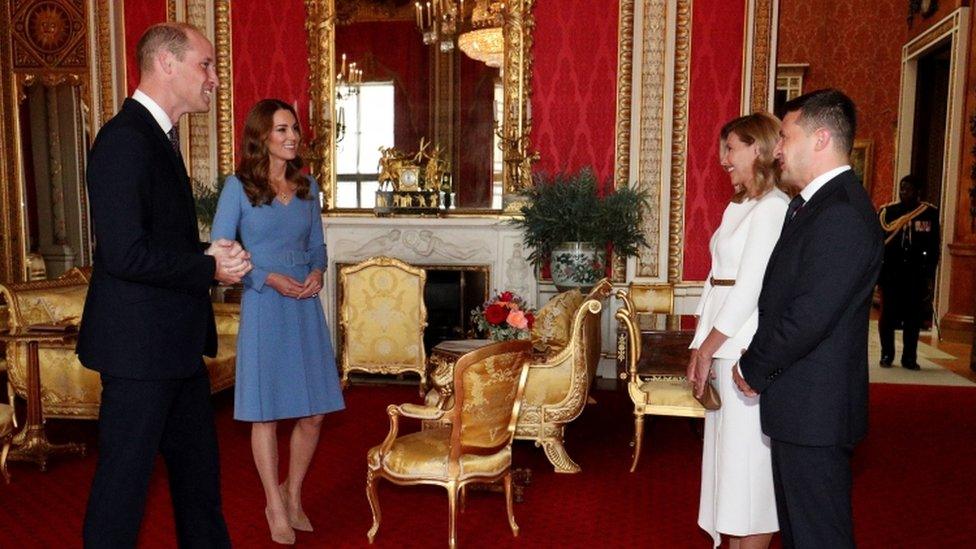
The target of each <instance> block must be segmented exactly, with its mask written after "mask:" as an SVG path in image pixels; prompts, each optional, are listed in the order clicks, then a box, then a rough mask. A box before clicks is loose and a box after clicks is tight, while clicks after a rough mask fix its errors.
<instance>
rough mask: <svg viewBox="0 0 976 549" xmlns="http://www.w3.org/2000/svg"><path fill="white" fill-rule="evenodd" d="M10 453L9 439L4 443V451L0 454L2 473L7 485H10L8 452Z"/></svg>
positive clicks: (0, 471)
mask: <svg viewBox="0 0 976 549" xmlns="http://www.w3.org/2000/svg"><path fill="white" fill-rule="evenodd" d="M9 451H10V440H9V439H8V440H7V441H6V442H4V443H3V451H2V452H0V473H2V474H3V480H4V482H6V483H7V484H10V471H8V470H7V452H9Z"/></svg>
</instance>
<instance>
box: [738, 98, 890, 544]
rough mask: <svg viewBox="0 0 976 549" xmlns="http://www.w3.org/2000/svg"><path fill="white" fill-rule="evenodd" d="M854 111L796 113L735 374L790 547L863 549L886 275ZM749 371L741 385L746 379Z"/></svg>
mask: <svg viewBox="0 0 976 549" xmlns="http://www.w3.org/2000/svg"><path fill="white" fill-rule="evenodd" d="M855 126H856V118H855V109H854V103H853V102H851V100H850V98H848V97H847V96H846V95H844V94H843V93H841V92H839V91H837V90H818V91H815V92H811V93H809V94H806V95H803V96H800V97H798V98H796V99H794V100H792V101H790V102H789V103H787V104H786V116H785V117H784V118H783V125H782V128H781V130H780V140H779V143H778V144H777V147H776V157H777V158H778V159H779V161H780V164H781V167H782V172H783V180H784V182H785V183H788V184H790V185H791V186H793V187H794V188H796V189H799V194H797V195H796V197H794V198H793V200H792V201H791V202H790V206H789V208H788V210H787V214H786V219H785V221H784V225H783V232H782V234H781V235H780V239H779V242H778V243H777V244H776V248H775V249H774V250H773V253H772V255H771V256H770V259H769V264H768V266H767V268H766V274H765V278H764V279H763V287H762V291H761V293H760V295H759V327H758V330H757V331H756V335H755V337H753V339H752V343H751V344H750V345H749V349H748V350H747V351H746V352H745V354H743V356H742V359H741V360H740V362H739V370H737V371H734V372H733V375H734V377H735V381H736V384H737V385H738V386H739V388H740V389H741V390H742V391H743V392H744V393H745V394H747V395H750V396H751V395H754V394H756V393H757V392H758V393H759V394H761V395H762V396H761V399H760V417H761V421H762V427H763V432H764V433H766V435H768V436H769V438H770V441H771V450H772V458H773V480H774V483H775V489H776V507H777V513H778V516H779V525H780V530H781V532H782V535H783V545H784V547H787V548H791V547H799V548H811V549H812V548H817V549H819V548H824V547H830V548H831V549H837V548H844V547H853V546H854V532H853V518H852V509H851V470H850V457H851V454H852V452H853V449H854V445H855V444H857V442H858V441H860V440H861V439H862V438H864V436H865V434H866V432H867V425H868V317H869V313H870V304H871V294H872V291H873V289H874V284H875V281H876V280H877V278H878V272H879V270H880V268H881V256H882V249H883V245H882V233H881V227H880V225H879V223H878V218H877V216H876V214H875V211H874V207H873V206H872V204H871V201H870V199H869V198H868V195H867V193H866V192H865V190H864V187H863V186H862V185H861V182H860V181H859V180H858V178H857V176H856V175H854V172H853V171H852V170H851V167H850V165H849V155H850V151H851V145H852V144H853V141H854V130H855ZM740 371H741V375H740Z"/></svg>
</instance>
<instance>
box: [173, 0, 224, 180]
mask: <svg viewBox="0 0 976 549" xmlns="http://www.w3.org/2000/svg"><path fill="white" fill-rule="evenodd" d="M184 7H185V9H184V10H183V16H184V17H185V19H186V22H187V23H189V24H190V25H193V26H194V27H196V28H198V29H201V30H203V32H204V34H207V35H211V36H213V35H212V34H211V32H210V30H211V25H210V24H209V23H210V21H211V15H212V14H211V13H210V12H209V10H210V7H211V3H210V2H208V1H206V0H186V4H185V6H184ZM214 26H215V25H214ZM214 34H215V33H214ZM214 49H215V51H216V46H215V47H214ZM215 55H217V66H220V65H221V64H222V63H223V64H229V62H226V61H225V59H226V58H221V57H220V55H219V54H217V53H215ZM227 61H229V60H227ZM224 86H226V87H227V88H231V87H232V86H230V85H229V83H228V84H225V85H224ZM224 86H221V87H224ZM217 103H218V105H219V103H220V99H219V92H218V99H217ZM217 109H219V107H218V108H215V109H211V110H209V111H207V112H205V113H195V114H190V115H189V116H188V117H187V121H186V122H184V123H183V124H184V126H188V127H189V131H188V132H187V134H188V136H187V137H188V139H187V140H186V144H187V152H188V155H187V158H189V166H188V168H189V172H190V176H191V177H192V178H193V179H196V180H197V181H200V182H202V183H204V184H205V185H210V184H212V183H213V181H214V175H215V174H214V173H213V171H214V168H215V167H216V160H217V154H216V151H215V148H216V145H217V139H216V135H217V134H216V133H215V132H216V120H217V117H218V115H217V113H216V112H215V111H216V110H217Z"/></svg>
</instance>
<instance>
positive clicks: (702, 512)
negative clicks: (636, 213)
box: [688, 113, 789, 549]
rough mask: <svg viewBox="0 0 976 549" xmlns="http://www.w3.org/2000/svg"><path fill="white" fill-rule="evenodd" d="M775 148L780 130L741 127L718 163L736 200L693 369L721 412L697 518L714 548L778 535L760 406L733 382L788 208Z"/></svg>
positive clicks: (708, 417)
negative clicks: (714, 393)
mask: <svg viewBox="0 0 976 549" xmlns="http://www.w3.org/2000/svg"><path fill="white" fill-rule="evenodd" d="M778 138H779V121H778V120H776V118H774V117H773V116H771V115H769V114H765V113H756V114H750V115H748V116H743V117H740V118H736V119H735V120H732V121H731V122H729V123H727V124H726V125H725V126H724V127H723V128H722V131H721V141H720V160H721V163H722V167H723V168H724V169H725V171H726V172H727V173H728V174H729V177H730V178H731V180H732V186H733V188H734V195H733V197H732V200H731V202H729V205H728V206H727V207H726V208H725V213H724V214H722V224H721V225H720V226H719V228H718V230H716V231H715V234H713V235H712V240H711V243H710V244H709V250H710V252H711V256H712V268H711V272H710V273H709V277H708V279H707V280H706V281H705V287H704V290H703V292H702V297H701V300H700V301H699V304H698V311H697V312H696V315H697V317H698V327H697V329H696V331H695V338H694V340H693V341H692V344H691V359H690V360H689V362H688V379H689V381H690V382H691V383H692V384H693V386H694V388H693V390H694V391H695V392H696V394H701V392H702V391H703V390H704V385H705V383H706V382H707V381H708V379H709V378H711V379H712V382H713V383H715V386H716V388H717V389H718V392H719V394H720V395H721V398H722V407H721V408H720V409H718V410H715V411H708V412H706V413H705V440H704V450H703V453H702V482H701V500H700V503H699V508H698V525H699V526H701V528H702V529H704V530H705V531H706V532H708V533H709V535H711V536H712V539H713V540H714V543H715V546H716V547H718V546H719V545H721V542H722V537H721V536H722V535H723V534H724V535H726V536H729V537H730V541H729V547H731V548H733V549H747V548H754V547H758V548H765V547H768V546H769V542H770V540H771V539H772V536H773V533H774V532H776V531H777V530H779V523H778V521H777V518H776V498H775V495H774V491H773V471H772V465H771V460H770V453H769V439H768V438H766V436H764V435H763V434H762V428H761V426H760V423H759V397H754V398H749V397H746V396H744V395H743V394H742V393H741V392H740V391H738V390H737V389H736V387H735V384H734V383H733V381H732V368H734V367H735V366H736V363H737V360H738V357H739V356H740V355H741V354H742V352H743V351H744V350H745V349H746V348H747V347H748V346H749V342H750V341H751V340H752V336H753V334H755V332H756V326H757V324H758V322H759V313H758V311H757V302H758V300H759V290H760V288H761V287H762V280H763V273H764V272H765V270H766V264H767V263H768V261H769V256H770V254H771V253H772V251H773V247H774V246H775V245H776V240H777V239H778V238H779V234H780V231H781V230H782V228H783V220H784V218H785V216H786V208H787V205H788V203H789V198H788V197H787V195H786V194H785V193H783V191H781V190H779V189H778V188H777V180H778V177H777V172H776V167H775V159H774V158H773V148H774V147H775V146H776V141H777V139H778Z"/></svg>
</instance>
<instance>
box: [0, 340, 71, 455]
mask: <svg viewBox="0 0 976 549" xmlns="http://www.w3.org/2000/svg"><path fill="white" fill-rule="evenodd" d="M77 337H78V334H77V332H76V331H57V332H54V331H44V330H39V329H32V328H31V326H26V327H23V328H15V329H11V330H3V331H0V341H3V342H5V343H7V344H8V345H10V344H11V343H23V344H26V345H27V421H26V423H25V424H24V428H23V429H22V430H21V431H20V432H19V433H18V434H17V436H16V437H15V438H14V443H15V444H16V446H14V447H13V448H11V449H10V455H9V456H8V459H10V460H12V461H31V462H34V463H36V464H37V465H38V467H39V468H40V470H41V471H47V461H48V458H49V457H50V456H54V455H60V454H78V455H79V456H82V457H84V455H85V452H86V451H87V450H86V448H85V445H84V444H79V443H67V444H53V443H51V442H50V441H49V440H48V438H47V434H46V433H45V431H44V411H43V409H42V406H41V367H40V361H39V360H38V348H39V347H40V344H41V343H61V344H65V343H69V342H71V341H73V340H75V339H77Z"/></svg>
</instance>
